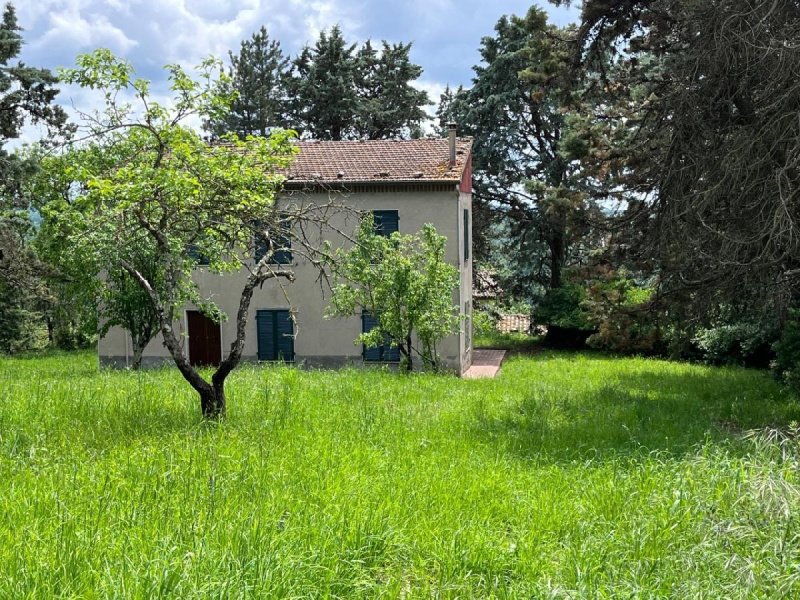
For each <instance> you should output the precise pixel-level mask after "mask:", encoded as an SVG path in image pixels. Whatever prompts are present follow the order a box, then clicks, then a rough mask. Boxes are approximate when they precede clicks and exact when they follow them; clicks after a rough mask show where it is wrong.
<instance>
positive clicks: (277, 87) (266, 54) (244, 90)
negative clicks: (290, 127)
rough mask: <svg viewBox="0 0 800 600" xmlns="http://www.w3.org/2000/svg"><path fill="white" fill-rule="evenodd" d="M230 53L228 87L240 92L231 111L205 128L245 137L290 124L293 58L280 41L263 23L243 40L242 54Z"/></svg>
mask: <svg viewBox="0 0 800 600" xmlns="http://www.w3.org/2000/svg"><path fill="white" fill-rule="evenodd" d="M228 54H229V57H230V62H231V64H230V68H229V70H228V75H229V78H230V80H229V84H228V90H226V91H231V92H236V98H235V99H234V100H233V102H232V104H231V109H230V111H229V112H227V113H226V114H225V116H224V117H223V118H222V119H221V120H217V121H208V122H206V123H205V124H204V127H205V129H206V130H207V131H209V132H211V133H212V134H213V135H214V136H216V137H219V136H221V135H224V134H225V133H228V132H234V133H236V134H238V135H239V136H240V137H244V136H248V135H262V136H267V135H269V134H270V132H271V131H272V130H273V129H274V128H276V127H283V128H287V119H288V115H287V112H288V96H287V90H286V78H287V77H288V73H289V66H290V61H289V59H288V58H286V57H285V56H284V54H283V51H282V50H281V45H280V42H277V41H275V40H271V39H270V38H269V34H268V33H267V29H266V27H263V26H262V27H261V29H260V30H259V31H257V32H256V33H254V34H253V35H252V37H251V38H250V39H249V40H243V41H242V43H241V47H240V48H239V53H238V54H234V53H233V52H229V53H228Z"/></svg>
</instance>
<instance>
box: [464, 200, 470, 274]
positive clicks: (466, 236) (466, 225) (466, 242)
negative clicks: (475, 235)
mask: <svg viewBox="0 0 800 600" xmlns="http://www.w3.org/2000/svg"><path fill="white" fill-rule="evenodd" d="M469 234H470V228H469V209H466V208H465V209H464V260H465V261H467V260H469V246H470V244H469Z"/></svg>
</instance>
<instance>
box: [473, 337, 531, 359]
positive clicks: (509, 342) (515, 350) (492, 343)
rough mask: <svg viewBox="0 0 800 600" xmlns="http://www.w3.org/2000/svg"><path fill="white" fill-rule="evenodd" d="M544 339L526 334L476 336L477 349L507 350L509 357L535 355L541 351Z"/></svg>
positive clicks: (475, 344)
mask: <svg viewBox="0 0 800 600" xmlns="http://www.w3.org/2000/svg"><path fill="white" fill-rule="evenodd" d="M541 344H542V338H540V337H537V336H532V335H527V334H525V333H500V332H492V333H490V334H488V335H482V336H476V337H475V342H474V347H475V348H476V349H491V350H506V351H507V353H508V354H509V355H517V354H523V355H525V354H535V353H537V352H539V351H541V348H542V347H541Z"/></svg>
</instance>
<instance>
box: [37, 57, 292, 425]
mask: <svg viewBox="0 0 800 600" xmlns="http://www.w3.org/2000/svg"><path fill="white" fill-rule="evenodd" d="M166 70H167V72H168V74H169V80H170V82H171V85H170V89H171V92H172V98H171V100H170V103H169V104H165V103H161V102H158V101H156V100H155V99H154V98H153V97H152V96H151V94H150V89H149V83H148V82H147V81H145V80H142V79H138V78H135V75H134V72H133V68H132V67H131V65H130V64H128V63H127V62H124V61H122V60H120V59H118V58H116V57H115V56H114V55H113V54H112V53H111V52H110V51H108V50H104V49H100V50H97V51H95V52H94V53H92V54H85V55H80V56H79V57H78V59H77V67H76V68H72V69H65V70H63V71H62V73H61V75H62V78H63V80H64V81H65V82H67V83H71V84H77V85H80V86H82V87H85V88H89V89H96V90H99V91H101V93H102V94H103V95H104V98H105V104H106V106H105V110H104V112H102V113H100V114H99V115H97V116H96V117H95V118H92V119H89V120H87V122H86V123H85V127H86V129H87V137H88V139H87V141H86V143H84V144H83V145H81V146H79V147H74V148H71V149H70V150H69V151H68V152H66V153H65V154H64V155H63V156H59V157H56V158H54V159H53V160H54V161H56V162H57V164H56V166H55V167H54V169H53V170H55V171H58V169H59V168H61V170H62V174H63V178H65V179H66V180H67V181H69V182H70V189H72V190H73V191H74V194H73V195H68V196H66V197H64V196H63V195H62V196H59V195H56V196H55V197H54V198H53V200H52V201H51V202H48V204H47V205H46V206H44V207H43V208H42V212H43V214H44V215H45V218H46V219H47V220H48V221H49V222H51V223H52V225H51V226H52V227H53V228H54V230H55V231H56V232H57V233H56V234H55V235H54V237H55V238H57V237H58V236H61V238H62V239H69V240H70V243H69V244H66V245H65V246H64V247H63V252H64V254H65V256H64V257H63V260H65V261H73V262H74V263H75V264H79V265H85V267H86V272H87V274H90V275H91V276H98V277H99V276H100V275H101V274H102V273H106V274H108V275H109V281H110V282H112V289H117V291H120V290H122V294H121V296H120V295H119V294H117V298H119V299H125V300H124V301H125V302H128V301H129V300H130V299H131V296H130V293H129V292H130V291H131V288H129V287H128V283H129V282H127V279H124V278H123V279H120V272H121V271H124V272H125V273H126V274H127V276H129V277H131V278H133V279H134V280H135V281H136V282H137V283H138V284H139V285H140V287H141V291H142V292H144V294H145V295H146V296H147V297H148V298H149V299H150V304H151V307H152V309H153V310H154V311H155V313H156V315H157V318H158V322H159V326H160V330H161V334H162V336H163V338H164V343H165V345H166V346H167V348H168V350H169V351H170V353H171V355H172V357H173V359H174V360H175V363H176V365H177V366H178V368H179V369H180V370H181V373H182V374H183V376H184V377H185V378H186V379H187V381H189V383H190V384H191V385H192V386H193V387H194V388H195V390H197V392H198V393H199V394H200V397H201V404H202V408H203V412H204V414H205V415H206V416H211V417H218V416H220V415H222V414H224V410H225V400H224V381H225V378H226V377H227V375H228V374H229V373H230V372H231V371H232V370H233V369H234V368H235V367H236V366H237V364H238V363H239V361H240V359H241V353H242V348H243V346H244V336H245V332H246V327H244V326H243V325H241V326H240V324H241V323H242V322H243V320H245V319H246V318H247V308H248V306H249V302H250V299H251V298H252V294H253V290H254V289H255V288H256V287H257V286H259V285H261V284H262V283H263V282H264V281H266V280H267V279H270V278H273V277H284V278H292V277H293V275H292V274H291V273H290V272H288V271H280V272H276V271H273V270H272V269H270V268H269V266H268V261H269V258H270V256H271V253H267V254H266V255H265V256H264V257H262V258H261V259H260V260H258V261H254V260H252V257H253V252H254V240H255V239H256V238H257V236H259V235H262V236H263V235H264V234H265V233H266V231H267V230H271V231H277V229H278V228H279V227H282V223H280V222H279V221H280V218H279V216H278V214H277V213H278V211H277V210H276V209H275V197H276V194H277V192H278V190H279V189H280V186H281V182H282V180H283V178H282V176H281V175H280V174H279V172H280V169H281V168H284V167H286V166H288V164H289V162H290V161H291V160H292V157H293V156H294V154H295V152H296V148H295V147H294V146H293V145H292V143H291V139H292V137H293V132H291V131H285V130H279V131H277V132H275V133H273V134H272V135H271V136H270V137H269V138H266V137H253V136H248V137H245V138H244V139H241V138H239V137H238V136H237V135H236V134H233V133H232V134H227V135H225V136H223V137H222V138H221V140H220V142H219V143H214V144H208V143H207V142H206V141H204V140H203V138H202V137H201V135H200V134H199V133H198V132H197V131H195V130H194V129H192V128H190V127H189V126H188V125H186V124H185V121H186V120H187V119H188V118H191V117H197V118H200V119H206V120H211V121H214V120H219V119H222V118H224V115H225V114H226V111H227V110H228V109H229V107H230V104H231V102H232V101H233V99H234V94H232V93H231V91H230V89H229V85H228V84H229V79H228V77H227V76H226V75H225V73H224V72H222V71H221V66H220V64H219V62H218V61H215V60H213V59H208V60H206V61H204V62H203V63H202V64H201V65H200V66H199V67H198V73H197V76H196V77H192V76H191V75H190V74H189V73H188V72H186V71H185V70H184V69H183V68H182V67H180V66H178V65H169V66H167V67H166ZM120 92H125V93H126V94H130V95H132V96H133V97H134V98H135V100H136V104H135V105H134V104H128V103H125V104H123V103H121V102H120V101H119V100H118V98H119V97H120V96H121V94H120ZM73 196H74V197H73ZM191 248H199V249H201V251H202V254H203V256H204V257H205V258H206V259H207V260H208V262H209V267H208V268H209V270H210V271H211V272H213V273H231V272H236V271H240V270H241V269H242V268H243V267H244V266H246V267H247V277H246V282H245V284H244V285H243V288H242V290H241V298H240V302H239V310H238V312H237V314H236V319H237V331H238V335H237V337H236V339H235V340H234V341H233V342H232V344H231V347H230V350H229V352H228V353H227V356H226V358H225V360H224V361H223V362H222V364H221V365H220V366H219V368H218V369H217V370H216V371H215V373H214V375H213V376H212V383H213V385H212V383H209V382H208V381H206V380H205V379H203V377H201V375H200V374H199V373H198V372H197V371H196V369H194V367H192V366H191V365H190V364H189V361H188V359H187V357H186V355H185V352H184V348H183V344H182V343H181V341H180V340H179V339H178V337H177V335H176V334H175V330H174V327H173V323H174V321H175V317H176V314H177V311H178V310H179V309H180V308H181V307H183V306H184V305H186V304H187V303H193V304H195V305H197V306H200V307H202V309H203V310H204V311H205V312H206V313H207V314H210V315H211V316H212V317H213V318H215V319H217V320H219V319H222V318H226V317H227V315H225V314H224V313H223V312H222V311H221V310H220V309H219V307H217V306H216V305H215V304H214V303H213V301H212V300H211V299H210V298H204V297H203V296H202V294H201V290H200V289H199V288H198V286H197V284H196V282H195V280H194V279H193V278H192V271H193V270H194V269H195V268H196V267H197V263H198V256H197V253H192V252H189V249H191ZM248 261H249V262H248ZM134 302H135V301H134ZM128 312H129V311H128ZM112 319H113V316H112Z"/></svg>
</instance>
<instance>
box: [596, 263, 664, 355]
mask: <svg viewBox="0 0 800 600" xmlns="http://www.w3.org/2000/svg"><path fill="white" fill-rule="evenodd" d="M653 291H654V290H653V289H652V288H650V287H647V286H643V285H640V284H638V283H637V282H636V281H635V280H634V279H632V278H631V277H629V276H627V275H625V274H624V273H622V274H619V273H616V274H613V275H612V276H610V277H607V278H604V279H602V280H598V281H595V282H594V283H593V284H592V285H591V286H590V287H589V290H588V294H587V300H586V302H585V303H584V305H585V306H586V308H587V310H588V312H589V318H590V320H591V322H592V323H593V324H594V325H595V326H596V328H597V333H595V334H593V335H592V336H591V337H590V338H589V339H588V344H589V345H590V346H592V347H594V348H602V349H605V350H611V351H613V352H621V353H626V354H656V353H658V352H659V351H660V350H661V346H662V344H661V329H660V325H659V315H658V313H657V312H656V311H655V310H654V307H653V306H652V302H651V300H652V298H653Z"/></svg>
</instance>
